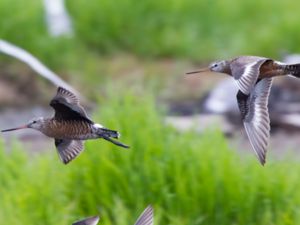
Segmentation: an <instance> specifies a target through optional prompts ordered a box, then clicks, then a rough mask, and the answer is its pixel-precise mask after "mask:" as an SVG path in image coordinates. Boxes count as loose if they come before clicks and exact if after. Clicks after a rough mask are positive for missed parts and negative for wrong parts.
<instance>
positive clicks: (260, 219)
mask: <svg viewBox="0 0 300 225" xmlns="http://www.w3.org/2000/svg"><path fill="white" fill-rule="evenodd" d="M114 85H115V84H114ZM114 87H118V86H114ZM145 93H147V91H143V92H139V90H124V89H122V88H120V89H119V91H118V93H115V92H114V91H113V90H112V89H110V88H109V87H108V89H107V91H106V95H107V99H105V100H104V99H100V100H99V102H100V105H101V107H100V108H101V110H100V111H97V112H95V114H94V119H95V120H96V121H102V123H103V124H104V125H106V126H107V127H110V128H114V129H118V130H120V132H121V133H122V137H121V141H123V142H124V143H127V144H130V146H131V148H130V149H129V150H125V149H120V148H118V147H116V146H113V145H112V144H110V143H106V142H105V141H103V140H97V141H95V140H94V141H88V142H86V146H85V147H86V148H85V151H84V152H83V153H82V154H81V155H80V156H79V157H78V158H77V159H76V160H75V161H73V162H72V163H70V164H69V165H67V166H65V165H62V163H61V162H59V160H58V157H57V155H56V154H55V153H54V147H53V149H51V150H50V149H49V152H47V153H46V154H35V155H34V156H31V157H29V156H28V155H27V154H25V153H24V151H23V149H22V147H21V145H20V144H19V145H14V146H13V151H11V152H5V151H4V147H3V145H2V146H1V151H0V162H1V163H0V184H1V188H0V199H1V201H0V209H1V210H0V221H5V223H6V224H12V225H18V224H32V225H35V224H45V225H53V224H71V222H72V221H75V220H77V219H80V218H83V217H87V216H89V215H95V214H99V215H100V216H101V221H100V223H99V224H102V225H110V224H117V225H125V224H133V223H134V221H135V219H136V218H137V217H138V215H139V214H140V213H141V212H142V210H143V209H144V208H145V207H146V206H147V205H148V204H152V205H153V207H154V209H155V224H178V225H179V224H180V225H181V224H191V225H192V224H193V225H194V224H207V225H212V224H222V225H227V224H228V225H229V224H230V225H233V224H245V225H250V224H251V225H254V224H256V225H270V224H282V225H288V224H299V223H300V209H299V205H300V193H299V191H298V190H299V185H300V179H299V170H300V166H299V162H296V161H293V160H292V159H290V160H288V159H286V160H282V161H272V159H271V158H269V159H268V163H267V165H266V166H265V167H262V166H260V165H259V163H258V162H257V160H256V159H255V157H254V155H253V154H252V152H251V154H249V155H246V156H241V155H240V154H238V153H237V152H236V151H235V150H233V149H230V148H229V147H228V145H227V142H226V140H225V138H224V137H223V136H222V135H221V133H220V132H218V131H214V130H211V131H207V132H206V133H203V134H197V133H195V132H193V131H191V132H187V133H180V132H178V131H176V130H174V129H173V128H171V127H168V126H165V125H164V122H163V115H164V113H163V112H159V110H158V109H157V107H156V105H155V103H154V102H155V101H154V99H153V97H152V96H151V95H149V94H145ZM249 152H250V151H249Z"/></svg>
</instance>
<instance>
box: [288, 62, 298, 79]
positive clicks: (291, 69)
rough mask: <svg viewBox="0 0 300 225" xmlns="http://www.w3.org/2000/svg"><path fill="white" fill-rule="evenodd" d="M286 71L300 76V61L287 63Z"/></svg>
mask: <svg viewBox="0 0 300 225" xmlns="http://www.w3.org/2000/svg"><path fill="white" fill-rule="evenodd" d="M285 72H286V73H287V74H291V75H292V76H294V77H298V78H300V63H299V64H290V65H287V66H286V67H285Z"/></svg>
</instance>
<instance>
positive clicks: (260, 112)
mask: <svg viewBox="0 0 300 225" xmlns="http://www.w3.org/2000/svg"><path fill="white" fill-rule="evenodd" d="M208 71H211V72H217V73H225V74H228V75H230V76H232V77H233V78H234V80H235V82H236V83H237V86H238V88H239V91H238V93H237V96H236V97H237V102H238V106H239V109H240V112H241V117H242V121H243V124H244V127H245V130H246V133H247V136H248V138H249V140H250V143H251V145H252V148H253V149H254V151H255V153H256V155H257V157H258V159H259V161H260V163H261V164H262V165H264V164H265V162H266V152H267V146H268V141H269V138H270V119H269V112H268V98H269V94H270V89H271V86H272V78H273V77H275V76H283V75H292V76H294V77H298V78H300V64H285V63H282V62H279V61H275V60H273V59H270V58H265V57H260V56H239V57H236V58H234V59H230V60H221V61H217V62H213V63H211V64H210V65H209V67H207V68H203V69H200V70H198V71H193V72H189V73H187V74H194V73H201V72H208Z"/></svg>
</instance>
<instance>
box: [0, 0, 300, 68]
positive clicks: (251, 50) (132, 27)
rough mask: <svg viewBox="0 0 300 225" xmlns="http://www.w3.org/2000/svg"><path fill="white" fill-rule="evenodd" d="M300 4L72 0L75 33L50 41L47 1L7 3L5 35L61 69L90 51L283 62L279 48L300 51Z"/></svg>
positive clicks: (1, 6) (1, 7)
mask: <svg viewBox="0 0 300 225" xmlns="http://www.w3.org/2000/svg"><path fill="white" fill-rule="evenodd" d="M299 6H300V3H297V2H294V1H291V0H287V1H284V2H283V1H271V0H265V1H251V0H246V1H243V2H238V1H235V0H225V1H213V2H212V1H207V0H199V1H195V0H165V1H158V0H155V1H153V0H144V1H135V0H126V1H119V2H118V3H116V2H113V1H109V0H101V1H100V0H91V1H88V2H87V1H83V0H78V1H67V7H68V9H69V11H70V14H71V17H72V18H73V22H74V27H75V36H74V37H73V38H52V37H50V36H49V35H48V32H47V28H46V23H45V17H44V13H43V5H42V1H33V0H31V1H26V2H24V1H21V0H2V1H1V2H0V14H1V16H2V19H1V21H0V38H3V39H6V40H8V41H11V42H12V43H15V44H17V45H19V46H21V47H23V48H25V49H26V50H28V51H30V52H31V53H33V54H34V55H36V56H38V57H39V58H40V59H41V60H42V61H44V62H45V63H47V65H50V66H54V67H56V68H64V67H65V65H68V66H70V65H72V64H73V62H72V61H73V60H75V61H76V60H79V61H80V59H82V58H84V57H85V56H86V55H89V54H90V53H91V52H97V54H100V55H107V54H115V53H119V52H125V53H127V54H128V53H129V54H133V55H137V56H139V57H143V58H149V57H152V58H154V57H167V58H185V59H190V60H202V61H203V60H204V61H206V60H211V59H215V58H219V57H226V58H227V57H231V56H234V55H239V54H258V55H266V56H273V57H277V58H280V54H281V52H282V51H288V52H299V51H300V45H299V44H298V42H299V41H298V40H299V38H300V31H299V29H298V21H299V16H298V8H299ZM24 8H26V10H24ZM82 50H83V51H82ZM72 59H73V60H72ZM70 61H71V62H70Z"/></svg>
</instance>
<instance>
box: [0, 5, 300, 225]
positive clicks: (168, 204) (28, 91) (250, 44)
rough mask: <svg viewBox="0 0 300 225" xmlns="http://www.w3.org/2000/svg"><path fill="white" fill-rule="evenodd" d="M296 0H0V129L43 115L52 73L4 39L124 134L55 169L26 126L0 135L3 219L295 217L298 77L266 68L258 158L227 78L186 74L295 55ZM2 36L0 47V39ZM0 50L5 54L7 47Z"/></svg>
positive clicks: (54, 160) (46, 147)
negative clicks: (266, 121) (150, 214)
mask: <svg viewBox="0 0 300 225" xmlns="http://www.w3.org/2000/svg"><path fill="white" fill-rule="evenodd" d="M298 6H299V3H295V2H294V1H290V0H286V1H284V2H283V1H279V0H278V1H271V0H265V1H253V0H251V1H250V0H245V1H234V0H224V1H207V0H197V1H196V0H165V1H158V0H143V1H134V0H122V1H118V2H115V1H110V0H102V1H97V0H90V1H83V0H77V1H70V0H68V1H62V0H52V1H51V0H44V1H42V0H39V1H37V0H35V1H32V0H31V1H21V0H1V1H0V14H1V16H2V18H1V20H0V39H1V41H0V53H1V54H0V128H1V129H5V128H11V127H14V126H17V125H21V124H23V123H26V122H27V121H28V120H29V119H31V118H32V117H36V116H52V114H53V111H52V109H51V108H50V107H49V106H48V104H49V101H50V99H51V98H52V97H53V95H54V94H55V92H56V86H55V85H53V84H52V83H51V81H49V80H47V79H45V78H44V77H42V76H40V75H39V73H37V72H36V71H34V70H33V69H32V68H31V67H30V66H28V65H27V64H26V63H24V62H22V61H20V60H19V59H17V58H15V57H12V56H9V55H7V53H8V52H7V51H6V49H5V45H4V44H5V43H6V42H2V41H7V42H9V43H11V44H13V45H16V46H18V47H20V48H22V49H24V50H25V51H27V52H29V53H30V54H32V55H33V56H34V57H36V58H37V59H38V60H40V61H41V62H42V63H43V64H44V65H46V66H47V67H48V68H50V69H51V70H52V71H54V72H55V73H56V74H58V76H59V77H60V78H61V79H63V80H64V81H66V82H67V83H68V84H69V85H70V86H71V87H73V88H74V89H75V90H77V91H78V92H80V94H81V99H82V104H83V105H84V106H85V107H86V108H87V109H88V112H89V114H90V115H91V117H92V118H93V119H94V120H95V121H97V122H99V123H101V124H103V125H105V126H107V127H109V128H112V129H116V130H119V131H120V132H121V134H122V137H121V141H122V142H124V143H126V144H129V145H130V146H131V148H130V149H129V150H123V149H119V148H117V147H116V146H113V145H111V144H110V143H106V142H104V141H102V140H97V141H95V140H94V141H88V142H86V144H85V150H84V152H83V153H82V154H81V155H80V156H79V157H78V158H77V159H75V160H74V161H73V162H71V163H70V164H69V165H67V166H65V165H63V164H62V163H61V162H60V161H59V158H58V156H57V154H56V152H55V151H56V150H55V147H54V143H53V140H52V139H50V138H46V137H44V136H43V135H41V134H40V133H38V132H35V131H31V130H24V131H17V132H15V133H5V134H1V137H0V142H1V145H0V184H1V188H0V221H2V222H0V224H12V225H13V224H16V225H17V224H32V225H35V224H47V225H48V224H49V225H53V224H62V225H63V224H71V223H72V222H73V221H75V220H78V219H81V218H84V217H87V216H91V215H100V217H101V220H100V222H99V224H103V225H110V224H117V225H126V224H134V221H135V220H136V218H137V217H138V215H139V214H140V213H141V212H142V211H143V209H144V208H145V207H146V206H147V205H149V204H151V205H152V206H153V207H154V214H155V224H178V225H179V224H180V225H182V224H191V225H196V224H207V225H211V224H225V225H227V224H228V225H229V224H230V225H233V224H249V225H250V224H258V225H260V224H261V225H273V224H286V225H290V224H300V193H299V188H300V179H299V178H300V177H299V176H300V175H299V171H300V164H299V152H298V150H299V144H300V139H299V134H300V133H299V131H300V117H299V115H300V112H299V111H300V105H299V101H300V91H299V90H300V81H298V80H297V79H292V78H276V79H275V82H274V85H273V87H272V91H271V96H270V102H269V108H270V117H271V125H272V132H271V140H270V145H269V151H268V155H267V164H266V165H265V166H264V167H262V166H261V165H260V164H259V162H258V160H257V159H256V157H255V155H254V153H253V151H252V149H251V146H250V144H249V142H248V139H247V138H246V136H245V132H244V130H243V127H242V124H241V121H240V114H239V111H238V109H237V104H236V99H235V95H236V91H237V89H236V87H235V84H234V83H233V80H232V79H231V78H230V77H229V78H228V77H227V76H226V75H221V74H214V73H207V74H201V75H194V76H192V75H191V76H186V75H185V73H186V72H189V71H192V70H195V69H198V68H200V67H201V66H205V65H207V64H208V63H210V62H211V61H214V60H218V59H229V58H233V57H235V56H238V55H261V56H265V57H271V58H274V59H276V60H280V61H284V62H289V63H297V62H300V55H298V54H297V53H299V52H300V44H299V41H300V29H299V19H300V18H299V12H298V11H299V10H298V8H299V7H298ZM3 43H4V44H3ZM8 54H9V53H8Z"/></svg>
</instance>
